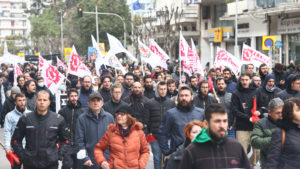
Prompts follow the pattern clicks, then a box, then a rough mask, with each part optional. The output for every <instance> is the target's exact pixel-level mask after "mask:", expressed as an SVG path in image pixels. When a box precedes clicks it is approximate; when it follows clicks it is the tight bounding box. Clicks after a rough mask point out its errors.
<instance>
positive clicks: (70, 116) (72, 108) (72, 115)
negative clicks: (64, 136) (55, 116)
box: [58, 101, 84, 146]
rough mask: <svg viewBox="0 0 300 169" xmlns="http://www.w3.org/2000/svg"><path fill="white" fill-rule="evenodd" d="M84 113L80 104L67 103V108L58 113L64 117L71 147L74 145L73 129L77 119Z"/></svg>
mask: <svg viewBox="0 0 300 169" xmlns="http://www.w3.org/2000/svg"><path fill="white" fill-rule="evenodd" d="M83 112H84V109H83V108H82V107H81V103H80V102H77V105H74V104H72V103H71V102H70V101H68V103H67V106H66V107H64V108H62V109H61V110H60V111H59V112H58V113H59V114H60V115H61V116H63V117H64V119H65V121H66V124H67V128H68V132H69V133H70V141H71V145H72V146H73V145H74V144H75V129H76V122H77V118H78V117H79V116H80V115H81V114H82V113H83Z"/></svg>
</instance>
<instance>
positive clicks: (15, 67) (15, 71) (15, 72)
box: [14, 64, 23, 86]
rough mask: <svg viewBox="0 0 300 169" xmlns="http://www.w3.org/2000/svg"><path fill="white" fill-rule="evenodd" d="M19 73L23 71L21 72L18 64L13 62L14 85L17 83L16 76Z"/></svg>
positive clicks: (21, 73)
mask: <svg viewBox="0 0 300 169" xmlns="http://www.w3.org/2000/svg"><path fill="white" fill-rule="evenodd" d="M19 75H23V72H22V70H21V68H20V67H19V66H18V64H15V66H14V86H17V85H18V82H17V77H18V76H19Z"/></svg>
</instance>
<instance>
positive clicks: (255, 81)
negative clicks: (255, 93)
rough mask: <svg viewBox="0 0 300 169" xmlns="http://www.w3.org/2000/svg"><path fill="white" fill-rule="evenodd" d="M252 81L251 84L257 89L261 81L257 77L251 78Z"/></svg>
mask: <svg viewBox="0 0 300 169" xmlns="http://www.w3.org/2000/svg"><path fill="white" fill-rule="evenodd" d="M252 80H253V82H254V83H255V85H256V86H257V87H259V86H260V85H261V79H260V77H259V76H253V77H252Z"/></svg>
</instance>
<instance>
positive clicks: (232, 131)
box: [227, 129, 236, 138]
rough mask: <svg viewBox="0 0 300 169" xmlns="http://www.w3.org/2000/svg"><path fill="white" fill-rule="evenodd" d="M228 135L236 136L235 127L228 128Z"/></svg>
mask: <svg viewBox="0 0 300 169" xmlns="http://www.w3.org/2000/svg"><path fill="white" fill-rule="evenodd" d="M227 137H230V138H236V137H235V129H231V130H229V129H228V135H227Z"/></svg>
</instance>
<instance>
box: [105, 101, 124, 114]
mask: <svg viewBox="0 0 300 169" xmlns="http://www.w3.org/2000/svg"><path fill="white" fill-rule="evenodd" d="M123 106H129V105H128V104H127V103H126V102H124V101H123V100H120V101H119V103H115V102H113V101H112V99H110V100H109V101H107V102H106V103H105V104H104V105H103V109H104V110H105V111H106V112H108V113H110V114H112V115H113V116H115V114H116V111H117V110H119V109H120V107H123Z"/></svg>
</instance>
